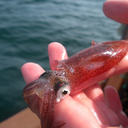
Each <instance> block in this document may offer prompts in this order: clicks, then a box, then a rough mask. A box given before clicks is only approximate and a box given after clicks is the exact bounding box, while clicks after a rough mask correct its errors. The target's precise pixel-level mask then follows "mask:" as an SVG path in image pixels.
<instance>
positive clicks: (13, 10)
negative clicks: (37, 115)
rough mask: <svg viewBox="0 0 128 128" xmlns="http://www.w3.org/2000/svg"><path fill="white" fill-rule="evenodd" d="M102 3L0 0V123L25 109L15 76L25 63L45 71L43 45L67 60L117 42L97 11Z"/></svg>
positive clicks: (115, 28) (115, 29)
mask: <svg viewBox="0 0 128 128" xmlns="http://www.w3.org/2000/svg"><path fill="white" fill-rule="evenodd" d="M104 2H105V0H79V1H78V0H0V121H3V120H4V119H6V118H8V117H10V116H12V115H13V114H15V113H17V112H19V111H20V110H22V109H24V108H25V107H27V104H26V103H25V102H24V100H23V97H22V90H23V88H24V87H25V82H24V80H23V78H22V74H21V71H20V68H21V66H22V65H23V64H24V63H26V62H30V61H31V62H35V63H38V64H40V65H41V66H42V67H43V68H44V69H45V70H47V69H49V61H48V53H47V46H48V44H49V43H50V42H54V41H57V42H60V43H62V44H63V45H64V46H65V47H66V49H67V52H68V55H71V54H73V53H75V52H78V51H80V50H82V49H84V48H86V47H89V46H90V45H91V41H92V40H94V41H95V42H104V41H110V40H119V39H121V35H120V34H119V27H120V24H119V23H116V22H115V21H112V20H110V19H108V18H106V17H105V16H104V14H103V12H102V5H103V3H104Z"/></svg>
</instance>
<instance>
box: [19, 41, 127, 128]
mask: <svg viewBox="0 0 128 128" xmlns="http://www.w3.org/2000/svg"><path fill="white" fill-rule="evenodd" d="M56 51H57V52H56ZM48 52H49V60H50V66H51V69H52V68H53V67H52V65H53V61H54V60H63V59H66V58H67V53H66V50H65V48H64V47H63V46H62V45H61V44H59V43H51V44H50V45H49V47H48ZM53 53H54V54H53ZM127 63H128V60H127V55H126V57H125V58H124V59H123V60H122V61H121V62H120V64H118V65H117V66H116V67H115V68H114V69H112V70H110V71H108V72H106V73H105V74H104V75H102V76H100V77H102V79H104V78H106V77H108V76H112V75H116V74H119V73H123V72H124V71H126V69H127V70H128V66H127ZM43 72H44V70H43V69H42V68H41V67H40V66H39V65H37V64H34V63H26V64H25V65H23V67H22V73H23V76H24V79H25V81H26V83H27V84H28V83H30V82H32V81H33V80H35V79H37V78H38V77H39V76H40V75H41V74H42V73H43ZM76 115H77V118H76ZM85 120H86V121H85ZM61 121H65V122H66V124H65V125H64V126H63V128H69V127H73V128H78V127H81V128H85V127H94V126H95V127H97V128H100V127H110V126H118V125H120V124H122V125H123V126H127V125H128V120H127V117H126V116H125V115H124V113H123V112H122V107H121V104H120V100H119V97H118V95H117V93H116V91H115V90H114V89H113V88H112V87H107V88H106V89H105V97H104V94H103V92H102V91H101V89H100V87H99V86H98V85H97V84H96V85H93V86H91V87H88V88H87V89H85V90H83V91H81V92H79V93H77V94H75V95H72V96H68V97H67V98H65V99H64V100H62V101H61V102H59V103H58V104H56V106H55V114H54V123H53V127H54V126H56V125H57V123H58V122H61ZM92 122H93V123H92Z"/></svg>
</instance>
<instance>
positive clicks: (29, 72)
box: [21, 62, 44, 84]
mask: <svg viewBox="0 0 128 128" xmlns="http://www.w3.org/2000/svg"><path fill="white" fill-rule="evenodd" d="M21 72H22V75H23V77H24V80H25V82H26V84H28V83H30V82H32V81H34V80H35V79H38V78H39V76H40V75H41V74H42V73H43V72H44V69H43V68H42V67H41V66H40V65H38V64H35V63H32V62H29V63H26V64H24V65H23V66H22V67H21Z"/></svg>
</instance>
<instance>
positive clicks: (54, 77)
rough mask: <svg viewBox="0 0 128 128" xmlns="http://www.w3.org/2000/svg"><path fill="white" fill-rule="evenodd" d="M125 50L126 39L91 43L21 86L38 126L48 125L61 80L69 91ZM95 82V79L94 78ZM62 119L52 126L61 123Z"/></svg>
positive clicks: (118, 58)
mask: <svg viewBox="0 0 128 128" xmlns="http://www.w3.org/2000/svg"><path fill="white" fill-rule="evenodd" d="M127 51H128V41H127V40H121V41H110V42H104V43H98V44H95V43H94V42H93V44H92V46H91V47H90V48H88V49H85V50H83V51H81V52H78V53H76V54H74V55H73V56H71V57H69V58H68V59H66V60H62V61H57V60H56V61H55V62H54V65H53V66H54V67H55V70H54V71H47V72H45V73H43V74H42V75H41V77H40V78H39V79H37V80H35V81H33V82H31V83H30V84H28V85H27V86H26V87H25V88H24V90H23V97H24V99H25V101H26V102H27V103H28V105H29V107H30V108H31V110H32V111H33V112H34V113H36V114H37V116H38V117H39V118H40V120H41V124H42V128H51V127H52V123H53V121H54V105H55V103H56V99H57V92H58V90H59V89H60V88H61V85H63V83H67V84H68V85H69V86H71V92H72V91H73V90H75V89H78V88H77V87H79V85H80V84H81V83H83V82H85V81H87V80H89V79H91V78H94V77H96V76H98V75H101V74H102V73H104V72H106V71H108V70H109V69H111V68H112V67H114V66H116V65H117V64H118V63H119V62H120V61H121V60H122V59H123V58H124V56H125V55H126V53H127ZM97 82H98V81H97ZM64 124H65V122H63V123H61V124H59V125H58V126H56V127H57V128H59V127H61V126H63V125H64Z"/></svg>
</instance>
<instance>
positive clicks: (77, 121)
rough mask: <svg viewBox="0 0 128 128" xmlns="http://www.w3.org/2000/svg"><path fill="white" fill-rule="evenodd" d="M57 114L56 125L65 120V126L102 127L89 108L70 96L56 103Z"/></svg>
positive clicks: (74, 127) (76, 127)
mask: <svg viewBox="0 0 128 128" xmlns="http://www.w3.org/2000/svg"><path fill="white" fill-rule="evenodd" d="M55 115H56V116H55V120H54V125H56V124H57V122H62V121H63V122H65V125H64V126H63V128H100V125H99V124H98V123H97V121H96V119H95V118H94V117H93V115H92V114H91V113H90V111H89V110H88V108H86V107H85V106H84V105H83V104H80V103H79V102H78V101H76V100H75V99H73V98H72V97H70V96H69V97H67V98H66V100H65V99H64V100H62V101H61V102H60V103H58V104H56V106H55ZM92 122H93V123H92Z"/></svg>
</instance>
